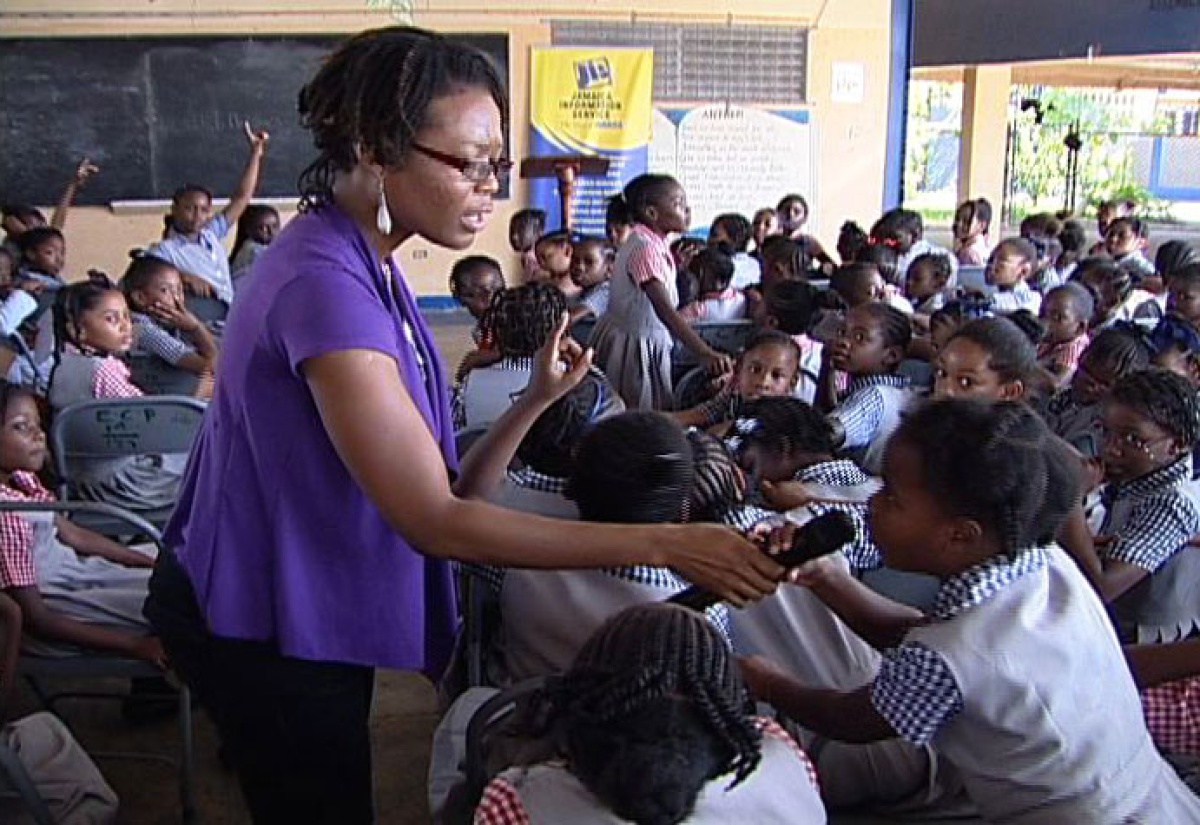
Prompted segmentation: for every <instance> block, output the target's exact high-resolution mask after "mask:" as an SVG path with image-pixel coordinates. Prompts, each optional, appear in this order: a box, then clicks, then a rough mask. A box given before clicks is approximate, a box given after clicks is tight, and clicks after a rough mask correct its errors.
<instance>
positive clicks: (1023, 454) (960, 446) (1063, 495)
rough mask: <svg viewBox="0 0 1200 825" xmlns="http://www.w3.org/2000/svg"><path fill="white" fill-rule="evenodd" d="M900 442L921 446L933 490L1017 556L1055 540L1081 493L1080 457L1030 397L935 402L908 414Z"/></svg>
mask: <svg viewBox="0 0 1200 825" xmlns="http://www.w3.org/2000/svg"><path fill="white" fill-rule="evenodd" d="M892 443H893V444H896V443H904V444H909V445H911V446H913V447H914V448H915V449H916V451H917V452H918V453H919V454H920V457H921V465H922V477H923V481H924V484H925V486H926V488H927V489H928V490H929V492H930V493H931V494H932V495H933V496H935V497H936V498H937V499H938V501H939V502H940V503H941V505H942V506H943V507H944V508H945V509H946V511H947V512H948V513H950V514H952V515H954V516H960V517H965V518H969V519H972V520H974V521H976V522H978V523H979V525H980V526H981V527H982V528H983V530H984V531H985V533H989V534H991V535H992V536H994V537H995V538H996V539H997V540H998V541H999V543H1000V546H1001V549H1002V551H1003V552H1004V553H1005V555H1007V556H1009V557H1012V556H1014V555H1015V554H1016V553H1017V552H1018V551H1020V550H1024V549H1027V548H1031V547H1039V546H1042V545H1045V544H1049V543H1050V542H1052V541H1054V538H1055V536H1057V535H1058V532H1059V528H1061V527H1062V525H1063V523H1064V522H1065V521H1066V518H1067V513H1068V512H1069V511H1070V510H1071V508H1072V507H1073V506H1074V504H1075V502H1076V501H1077V500H1078V493H1079V474H1078V473H1079V471H1078V467H1079V461H1078V459H1075V460H1072V458H1071V456H1070V455H1069V454H1068V450H1069V448H1067V447H1065V445H1064V444H1063V442H1062V441H1061V440H1059V439H1057V438H1055V437H1054V435H1053V434H1052V433H1051V432H1050V430H1049V429H1048V428H1047V427H1046V424H1045V423H1044V422H1043V421H1042V419H1041V418H1040V417H1039V416H1038V415H1037V414H1036V413H1035V412H1033V411H1032V410H1031V409H1030V408H1029V407H1028V406H1026V405H1024V404H1020V403H1012V402H1000V403H988V402H982V401H977V400H967V399H946V400H941V401H933V402H930V403H929V404H926V405H924V406H922V407H920V408H918V409H917V410H916V411H915V412H913V413H912V414H910V415H909V416H907V417H906V418H905V419H904V421H903V422H902V423H901V425H900V427H899V428H898V429H897V430H896V433H895V435H894V436H893V437H892Z"/></svg>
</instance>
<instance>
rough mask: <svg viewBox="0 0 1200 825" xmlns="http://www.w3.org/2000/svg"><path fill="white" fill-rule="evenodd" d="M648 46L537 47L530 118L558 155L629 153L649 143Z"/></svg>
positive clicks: (651, 59)
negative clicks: (621, 47) (642, 47)
mask: <svg viewBox="0 0 1200 825" xmlns="http://www.w3.org/2000/svg"><path fill="white" fill-rule="evenodd" d="M653 84H654V53H653V51H651V50H650V49H603V48H601V49H579V48H572V49H534V50H533V84H532V96H533V97H532V101H531V107H530V120H531V121H532V125H533V129H534V134H535V136H537V137H541V138H542V139H543V140H544V141H545V142H546V144H547V145H546V146H543V147H538V148H539V149H550V150H551V152H554V153H558V154H587V155H594V154H600V153H604V152H627V151H630V150H633V149H639V148H643V147H645V146H646V145H648V144H649V142H650V128H651V125H650V124H651V120H652V116H653V104H652V91H653Z"/></svg>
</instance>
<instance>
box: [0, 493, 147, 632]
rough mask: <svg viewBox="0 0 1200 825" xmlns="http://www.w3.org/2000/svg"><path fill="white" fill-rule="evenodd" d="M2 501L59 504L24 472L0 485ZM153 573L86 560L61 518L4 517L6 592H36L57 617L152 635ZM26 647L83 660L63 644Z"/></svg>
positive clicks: (0, 551)
mask: <svg viewBox="0 0 1200 825" xmlns="http://www.w3.org/2000/svg"><path fill="white" fill-rule="evenodd" d="M0 501H12V502H46V503H49V502H53V501H56V499H55V497H54V495H53V494H52V493H51V492H50V491H49V490H47V489H46V488H45V487H44V486H42V483H41V482H40V481H39V480H38V478H37V476H36V475H35V474H33V473H29V472H24V471H19V472H15V473H13V474H12V477H11V478H10V479H9V481H8V483H7V484H2V485H0ZM149 580H150V570H149V569H148V568H131V567H124V566H122V565H120V564H117V563H116V562H112V561H109V560H108V559H103V558H100V557H98V556H80V555H79V554H78V553H76V552H75V551H74V550H72V549H71V548H70V547H67V546H66V545H65V544H63V543H62V542H61V541H60V540H59V538H58V527H57V525H56V522H55V514H54V513H50V512H46V513H0V590H8V589H10V588H15V587H36V588H37V590H38V593H39V594H40V595H41V598H42V601H43V602H45V603H46V606H47V607H48V608H49V609H50V610H52V611H53V612H55V613H59V614H61V615H63V616H67V617H69V618H72V619H75V620H77V621H80V622H84V623H86V624H95V625H103V626H105V627H108V628H111V629H113V630H118V631H123V632H126V633H135V634H138V635H149V634H150V632H151V631H150V624H149V622H147V621H146V618H145V617H144V616H143V615H142V604H143V603H144V602H145V601H146V593H147V584H148V582H149ZM21 646H22V648H23V649H24V650H26V651H27V652H30V653H35V654H37V655H42V656H53V655H60V656H62V655H72V654H78V653H79V649H78V648H77V647H75V646H73V645H69V644H65V643H62V642H44V641H40V640H37V639H33V638H31V637H28V636H26V637H25V638H23V639H22V643H21Z"/></svg>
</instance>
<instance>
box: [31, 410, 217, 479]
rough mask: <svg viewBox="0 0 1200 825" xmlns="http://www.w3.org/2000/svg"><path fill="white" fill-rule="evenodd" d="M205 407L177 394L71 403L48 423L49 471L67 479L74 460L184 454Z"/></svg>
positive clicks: (188, 447)
mask: <svg viewBox="0 0 1200 825" xmlns="http://www.w3.org/2000/svg"><path fill="white" fill-rule="evenodd" d="M204 410H205V404H204V402H202V401H198V400H197V399H195V398H185V397H183V396H177V395H153V396H144V397H142V398H105V399H100V400H96V401H83V402H81V403H79V404H72V405H71V406H69V407H66V408H64V409H62V410H59V411H58V412H57V413H55V415H54V422H53V424H52V425H51V427H50V450H51V452H52V454H53V456H54V469H55V470H56V471H57V472H58V474H59V477H60V478H62V479H64V480H67V479H69V478H70V467H71V465H72V463H73V462H77V461H88V460H96V459H107V458H121V457H124V456H135V455H148V454H157V455H170V454H177V453H186V452H188V451H189V450H191V447H192V442H193V441H194V440H195V438H196V433H197V431H198V430H199V429H200V421H201V419H202V418H203V417H204Z"/></svg>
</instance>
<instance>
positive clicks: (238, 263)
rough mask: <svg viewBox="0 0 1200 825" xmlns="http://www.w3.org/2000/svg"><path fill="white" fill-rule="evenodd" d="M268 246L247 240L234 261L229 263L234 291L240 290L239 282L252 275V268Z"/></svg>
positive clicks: (234, 257)
mask: <svg viewBox="0 0 1200 825" xmlns="http://www.w3.org/2000/svg"><path fill="white" fill-rule="evenodd" d="M267 249H268V246H267V244H265V243H259V242H258V241H251V240H247V241H244V242H243V243H242V246H241V249H239V250H238V251H237V254H236V255H234V256H233V260H231V261H230V262H229V276H230V278H231V279H232V281H233V291H234V292H237V291H238V289H239V285H238V281H240V280H241V279H242V278H245V277H246V276H247V275H249V274H250V269H251V267H253V266H254V262H255V261H257V260H258V257H259V256H260V255H262V254H263V253H264V252H266V251H267Z"/></svg>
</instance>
